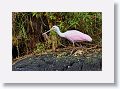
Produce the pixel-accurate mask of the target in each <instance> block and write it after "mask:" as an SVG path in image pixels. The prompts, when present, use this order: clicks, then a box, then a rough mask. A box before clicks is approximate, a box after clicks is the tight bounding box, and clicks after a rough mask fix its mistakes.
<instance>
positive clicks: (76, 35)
mask: <svg viewBox="0 0 120 89" xmlns="http://www.w3.org/2000/svg"><path fill="white" fill-rule="evenodd" d="M64 34H65V38H67V39H68V40H70V41H72V42H77V41H88V40H89V39H90V37H89V36H88V35H86V34H84V33H82V32H79V31H76V30H70V31H67V32H65V33H64Z"/></svg>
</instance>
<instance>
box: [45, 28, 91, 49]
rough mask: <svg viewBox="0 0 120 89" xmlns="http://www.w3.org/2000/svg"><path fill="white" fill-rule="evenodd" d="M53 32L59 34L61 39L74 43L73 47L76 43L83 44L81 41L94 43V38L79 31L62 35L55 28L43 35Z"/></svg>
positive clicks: (71, 31) (70, 31)
mask: <svg viewBox="0 0 120 89" xmlns="http://www.w3.org/2000/svg"><path fill="white" fill-rule="evenodd" d="M51 30H54V31H55V32H57V34H58V35H59V36H60V37H64V38H66V39H68V40H69V41H71V42H72V43H73V47H74V46H75V45H74V43H75V42H81V41H89V42H91V41H92V38H91V37H90V36H89V35H87V34H84V33H82V32H80V31H77V30H69V31H66V32H64V33H62V32H61V31H60V29H59V27H58V26H53V27H52V28H51V29H50V30H49V31H47V32H45V33H43V35H44V34H46V33H48V32H50V31H51Z"/></svg>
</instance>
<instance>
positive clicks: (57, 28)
mask: <svg viewBox="0 0 120 89" xmlns="http://www.w3.org/2000/svg"><path fill="white" fill-rule="evenodd" d="M50 31H55V32H58V31H59V27H58V26H56V25H54V26H53V27H52V28H51V29H50V30H49V31H47V32H45V33H43V35H44V34H46V33H48V32H50Z"/></svg>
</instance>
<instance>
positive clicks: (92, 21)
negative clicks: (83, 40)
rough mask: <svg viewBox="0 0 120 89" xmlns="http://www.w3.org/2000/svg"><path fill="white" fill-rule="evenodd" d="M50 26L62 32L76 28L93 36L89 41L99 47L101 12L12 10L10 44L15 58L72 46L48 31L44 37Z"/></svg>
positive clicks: (100, 40)
mask: <svg viewBox="0 0 120 89" xmlns="http://www.w3.org/2000/svg"><path fill="white" fill-rule="evenodd" d="M53 25H57V26H59V27H60V30H61V32H65V31H67V30H69V29H77V30H79V31H81V32H83V33H86V34H88V35H90V36H91V37H92V38H93V42H92V43H91V44H94V45H99V46H101V43H102V13H101V12H13V13H12V45H13V47H16V49H17V53H18V55H17V57H19V56H24V55H28V54H31V53H42V52H45V51H46V50H49V49H52V50H55V49H56V48H60V47H61V45H63V44H64V46H68V45H69V46H70V45H72V44H68V43H70V42H69V41H67V42H66V40H63V39H62V38H60V37H59V36H58V35H57V34H56V33H55V32H52V31H51V32H50V34H48V35H46V37H44V36H43V35H42V33H44V32H46V31H47V30H49V29H50V28H51V27H52V26H53ZM13 51H14V48H13ZM13 55H14V54H13Z"/></svg>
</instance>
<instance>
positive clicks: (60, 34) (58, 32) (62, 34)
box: [57, 29, 64, 37]
mask: <svg viewBox="0 0 120 89" xmlns="http://www.w3.org/2000/svg"><path fill="white" fill-rule="evenodd" d="M57 34H58V35H59V36H60V37H64V33H62V32H61V31H60V29H58V30H57Z"/></svg>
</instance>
